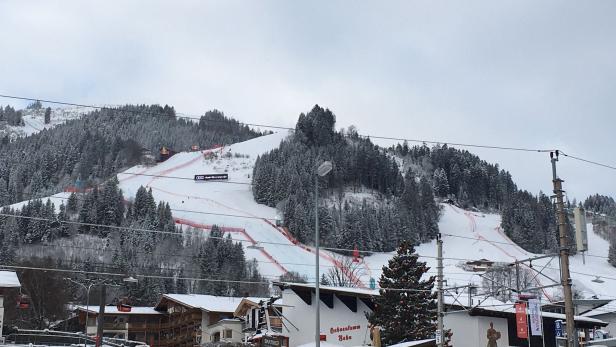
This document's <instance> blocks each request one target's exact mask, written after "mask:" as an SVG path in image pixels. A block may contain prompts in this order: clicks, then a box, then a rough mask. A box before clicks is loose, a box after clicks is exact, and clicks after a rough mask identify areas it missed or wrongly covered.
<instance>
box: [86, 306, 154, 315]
mask: <svg viewBox="0 0 616 347" xmlns="http://www.w3.org/2000/svg"><path fill="white" fill-rule="evenodd" d="M98 309H99V306H98V305H96V306H94V305H90V306H86V305H78V306H75V310H79V311H88V313H94V314H97V313H98ZM105 314H163V312H159V311H156V310H155V309H154V307H145V306H133V307H131V310H130V312H120V311H118V308H117V306H105Z"/></svg>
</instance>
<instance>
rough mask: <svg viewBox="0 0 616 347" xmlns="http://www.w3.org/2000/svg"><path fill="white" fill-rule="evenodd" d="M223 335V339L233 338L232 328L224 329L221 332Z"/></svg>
mask: <svg viewBox="0 0 616 347" xmlns="http://www.w3.org/2000/svg"><path fill="white" fill-rule="evenodd" d="M223 337H224V338H225V339H232V338H233V330H231V329H225V331H224V332H223Z"/></svg>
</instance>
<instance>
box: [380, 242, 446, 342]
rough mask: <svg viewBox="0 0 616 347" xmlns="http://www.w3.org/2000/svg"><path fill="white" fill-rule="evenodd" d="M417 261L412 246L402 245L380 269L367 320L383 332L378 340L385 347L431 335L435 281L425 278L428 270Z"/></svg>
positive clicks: (434, 313) (405, 243) (434, 309)
mask: <svg viewBox="0 0 616 347" xmlns="http://www.w3.org/2000/svg"><path fill="white" fill-rule="evenodd" d="M418 257H419V256H418V255H417V253H415V249H414V247H413V245H412V244H411V243H410V242H408V241H403V242H402V244H400V246H399V247H398V249H397V253H396V255H395V256H394V257H393V258H392V259H391V260H389V264H388V265H387V266H385V267H383V274H382V275H381V279H380V280H379V286H380V288H381V289H380V296H378V297H376V298H375V299H374V301H375V309H374V311H373V312H372V313H371V314H370V315H368V320H369V321H370V323H371V324H374V325H378V326H380V327H381V328H382V331H383V332H382V334H381V338H382V340H383V343H384V344H385V345H389V344H395V343H398V342H400V341H402V340H405V339H406V340H409V341H414V340H422V339H427V338H430V337H432V336H433V335H434V329H435V326H434V322H435V321H436V301H435V298H436V294H435V293H433V292H432V288H433V287H434V277H429V278H424V275H425V274H426V272H427V271H428V270H429V268H428V267H427V266H426V263H425V262H420V261H418Z"/></svg>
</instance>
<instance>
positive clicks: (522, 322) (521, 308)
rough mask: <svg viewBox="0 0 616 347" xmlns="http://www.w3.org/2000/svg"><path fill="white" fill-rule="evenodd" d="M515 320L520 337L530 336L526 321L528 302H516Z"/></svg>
mask: <svg viewBox="0 0 616 347" xmlns="http://www.w3.org/2000/svg"><path fill="white" fill-rule="evenodd" d="M515 322H516V330H517V332H518V338H520V339H527V338H528V323H527V321H526V303H525V302H518V303H516V304H515Z"/></svg>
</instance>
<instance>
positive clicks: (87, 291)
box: [64, 277, 96, 347]
mask: <svg viewBox="0 0 616 347" xmlns="http://www.w3.org/2000/svg"><path fill="white" fill-rule="evenodd" d="M64 279H65V280H67V281H70V282H72V283H75V284H77V285H79V286H81V287H83V289H85V290H86V323H85V324H84V326H85V332H86V335H85V339H84V341H83V347H86V344H87V343H88V312H89V311H90V289H92V286H93V285H95V284H96V282H92V283H90V284H88V285H87V286H86V285H85V284H83V283H80V282H77V281H73V280H72V279H70V278H68V277H65V278H64Z"/></svg>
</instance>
